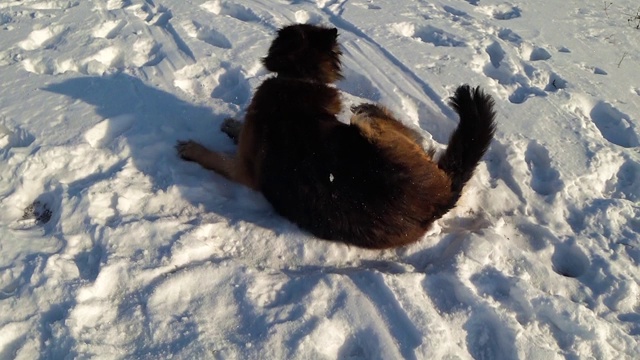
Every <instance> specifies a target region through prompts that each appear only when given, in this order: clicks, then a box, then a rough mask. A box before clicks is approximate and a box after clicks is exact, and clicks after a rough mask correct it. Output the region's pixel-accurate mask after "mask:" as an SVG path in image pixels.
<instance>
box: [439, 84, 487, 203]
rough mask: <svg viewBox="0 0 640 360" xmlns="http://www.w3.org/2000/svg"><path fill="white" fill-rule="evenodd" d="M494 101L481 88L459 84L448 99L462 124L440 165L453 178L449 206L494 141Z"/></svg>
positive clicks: (453, 136) (456, 199) (456, 198)
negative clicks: (451, 196)
mask: <svg viewBox="0 0 640 360" xmlns="http://www.w3.org/2000/svg"><path fill="white" fill-rule="evenodd" d="M494 104H495V103H494V101H493V99H492V98H491V96H490V95H487V94H485V93H484V92H483V91H482V90H480V88H479V87H477V88H475V89H472V88H470V87H469V85H462V86H460V87H458V89H456V93H455V95H454V96H453V97H452V98H451V100H450V101H449V105H451V107H452V108H453V109H454V110H455V111H456V112H457V113H458V115H459V116H460V123H459V124H458V128H456V130H455V131H454V132H453V134H451V138H450V139H449V145H448V147H447V150H446V151H445V153H444V155H443V156H442V157H441V158H440V160H439V161H438V167H439V168H440V169H442V170H443V171H444V172H446V173H447V174H448V175H449V176H450V177H451V191H452V193H453V198H452V199H451V203H450V207H453V206H454V205H455V203H456V202H457V201H458V199H459V198H460V194H461V192H462V188H463V187H464V185H465V184H466V183H467V181H469V179H471V176H472V175H473V171H474V170H475V168H476V166H477V165H478V162H480V159H481V158H482V156H483V155H484V153H485V152H486V151H487V149H488V148H489V145H490V144H491V140H492V139H493V134H494V132H495V129H496V124H495V117H496V113H495V111H494V110H493V106H494ZM443 210H444V209H443ZM447 210H448V209H447ZM445 212H446V211H445Z"/></svg>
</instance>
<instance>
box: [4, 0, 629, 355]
mask: <svg viewBox="0 0 640 360" xmlns="http://www.w3.org/2000/svg"><path fill="white" fill-rule="evenodd" d="M639 11H640V9H638V3H637V0H611V1H604V2H602V1H580V0H566V1H560V0H558V1H552V0H522V1H515V0H511V2H509V1H503V0H466V1H461V0H434V1H423V0H420V1H413V0H394V1H391V0H389V1H382V0H315V1H313V0H245V1H241V0H228V1H220V0H206V1H205V0H193V1H180V0H108V1H107V0H105V1H99V0H82V1H79V0H75V1H73V0H72V1H67V0H22V1H18V0H0V84H1V85H0V159H1V161H0V204H1V205H0V206H1V207H2V211H0V359H14V358H15V359H38V358H40V359H74V358H80V359H86V358H99V359H132V358H140V359H158V358H176V359H285V358H293V359H544V360H549V359H635V358H637V356H638V354H640V268H639V265H640V122H639V121H640V117H639V116H640V111H639V110H640V29H639V27H640V13H639ZM296 22H299V23H300V22H301V23H312V24H322V25H326V26H334V27H337V28H338V30H339V33H340V37H339V40H340V42H341V45H342V49H343V52H344V57H343V59H344V61H343V63H344V75H345V78H344V80H342V81H341V82H339V83H338V84H337V87H338V88H339V89H340V90H341V91H342V92H343V94H344V103H345V109H348V107H349V106H350V105H352V104H358V103H361V102H376V103H381V104H384V105H385V106H387V107H389V108H390V109H391V110H392V111H393V112H394V113H395V114H397V115H398V117H399V118H400V119H402V121H403V122H404V123H405V124H407V125H408V126H410V127H412V128H414V129H416V130H417V131H420V132H421V133H422V134H423V135H424V139H425V140H424V144H425V146H430V145H435V146H436V147H437V148H438V149H444V147H445V145H446V143H447V140H448V136H449V134H450V133H451V131H452V130H453V129H454V128H455V126H456V124H457V118H456V117H455V113H454V112H453V111H452V110H451V109H450V108H449V107H448V106H447V103H446V101H447V98H448V97H449V96H450V95H451V94H452V91H453V90H454V89H455V88H456V87H457V86H458V85H460V84H462V83H469V84H471V85H473V86H476V85H480V86H481V87H483V88H484V89H485V90H486V91H487V92H488V93H490V94H492V95H493V96H494V97H495V99H496V103H497V110H498V132H497V134H496V139H495V141H494V142H493V144H492V146H491V148H490V150H489V152H488V154H487V155H486V156H485V158H484V160H483V162H482V163H481V164H480V166H479V168H478V169H477V171H476V175H475V176H474V178H473V179H472V181H471V182H470V183H469V184H468V186H467V188H466V191H465V194H464V195H463V197H462V199H461V201H460V203H459V205H458V207H457V208H456V209H454V211H452V212H450V213H449V214H447V215H446V216H445V217H444V218H442V219H441V220H439V221H438V222H437V223H436V224H435V226H434V227H433V228H432V230H430V231H429V233H428V234H427V235H426V236H425V237H424V239H422V240H421V241H420V242H418V243H416V244H414V245H412V246H408V247H405V248H399V249H395V250H387V251H371V250H363V249H359V248H355V247H349V246H346V245H344V244H339V243H331V242H327V241H324V240H320V239H316V238H314V237H312V236H310V235H309V234H307V233H306V232H304V231H302V230H300V229H299V228H297V227H296V226H294V225H292V224H291V223H289V222H288V221H287V220H285V219H283V218H281V217H280V216H278V215H277V214H276V213H275V212H274V211H273V209H272V208H271V207H270V205H269V204H268V202H267V201H266V200H265V199H264V198H263V197H262V196H261V195H260V194H258V193H255V192H253V191H250V190H248V189H246V188H243V187H242V186H240V185H238V184H234V183H231V182H229V181H227V180H225V179H224V178H222V177H221V176H219V175H217V174H215V173H213V172H209V171H207V170H205V169H202V168H200V167H199V166H198V165H196V164H193V163H188V162H185V161H182V160H181V159H179V158H178V156H177V155H176V153H175V149H174V145H175V144H176V141H178V140H185V139H194V140H196V141H198V142H201V143H203V144H205V145H206V146H208V147H210V148H212V149H216V150H219V151H228V152H232V151H234V148H235V146H234V145H233V143H232V142H231V140H229V139H228V138H227V137H226V136H225V135H224V134H222V133H221V132H220V131H219V126H220V124H221V122H222V121H223V120H224V119H225V118H227V117H236V118H239V119H241V118H242V114H243V111H244V110H245V109H246V106H247V105H248V103H249V101H250V100H251V96H252V93H253V91H254V89H255V88H256V87H257V86H258V85H259V84H260V83H261V82H262V81H263V80H264V79H266V78H267V77H268V76H270V75H269V74H268V73H267V72H266V70H265V69H264V68H263V67H262V65H261V63H260V58H261V57H262V56H264V55H265V53H266V50H267V48H268V46H269V44H270V42H271V40H272V39H273V37H274V35H275V31H276V30H277V29H278V28H280V27H282V26H284V25H288V24H291V23H296ZM348 116H349V114H348V113H347V111H345V112H344V114H342V115H341V119H343V120H345V121H346V120H347V119H348Z"/></svg>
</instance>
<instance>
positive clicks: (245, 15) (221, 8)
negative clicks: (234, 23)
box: [200, 0, 260, 22]
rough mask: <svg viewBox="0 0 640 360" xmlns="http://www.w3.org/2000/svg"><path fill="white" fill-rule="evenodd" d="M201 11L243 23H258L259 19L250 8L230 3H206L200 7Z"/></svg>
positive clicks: (217, 1) (215, 1)
mask: <svg viewBox="0 0 640 360" xmlns="http://www.w3.org/2000/svg"><path fill="white" fill-rule="evenodd" d="M200 7H202V8H203V9H205V10H207V11H209V12H211V13H213V14H216V15H225V16H229V17H232V18H234V19H236V20H240V21H243V22H259V21H260V17H259V16H258V15H256V13H255V12H253V10H251V9H250V8H248V7H246V6H244V5H240V4H236V3H233V2H231V1H225V2H221V1H219V0H213V1H207V2H205V3H204V4H202V5H200Z"/></svg>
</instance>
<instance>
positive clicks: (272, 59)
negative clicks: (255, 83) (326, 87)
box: [262, 24, 342, 83]
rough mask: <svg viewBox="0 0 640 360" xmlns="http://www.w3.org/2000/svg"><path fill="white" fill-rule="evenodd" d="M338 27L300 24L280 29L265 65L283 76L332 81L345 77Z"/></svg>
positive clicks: (264, 60)
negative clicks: (341, 62) (342, 72)
mask: <svg viewBox="0 0 640 360" xmlns="http://www.w3.org/2000/svg"><path fill="white" fill-rule="evenodd" d="M337 38H338V30H337V29H336V28H325V27H321V26H315V25H308V24H297V25H289V26H286V27H284V28H282V29H280V30H278V36H277V37H276V38H275V40H273V43H271V47H270V48H269V53H268V54H267V56H266V57H265V58H263V59H262V62H263V64H264V66H265V67H266V68H267V69H268V70H269V71H273V72H275V73H277V74H278V75H280V76H286V77H291V78H297V79H310V80H316V81H321V82H324V83H332V82H334V81H336V80H338V79H341V78H342V74H341V72H340V69H341V66H340V55H342V52H341V51H340V48H339V46H338V41H337Z"/></svg>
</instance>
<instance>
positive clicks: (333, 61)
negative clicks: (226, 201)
mask: <svg viewBox="0 0 640 360" xmlns="http://www.w3.org/2000/svg"><path fill="white" fill-rule="evenodd" d="M340 55H341V53H340V50H339V47H338V43H337V30H336V29H328V28H322V27H317V26H312V25H292V26H288V27H285V28H283V29H281V30H280V31H279V32H278V36H277V37H276V39H275V40H274V42H273V43H272V45H271V47H270V49H269V53H268V55H267V56H266V57H265V58H264V59H263V62H264V64H265V66H266V68H267V69H268V70H270V71H272V72H275V73H276V74H277V76H275V77H272V78H269V79H267V80H265V81H264V82H263V83H262V85H260V87H259V88H258V89H257V91H256V93H255V95H254V97H253V99H252V101H251V104H250V105H249V108H248V110H247V114H246V117H245V121H244V123H243V124H241V123H239V122H237V121H236V120H231V119H229V120H227V121H225V122H224V123H223V126H222V130H223V131H224V132H226V133H227V134H228V135H229V136H230V137H231V138H232V139H235V140H236V141H237V142H238V151H237V153H236V154H235V155H234V156H228V155H225V154H222V153H219V152H215V151H210V150H208V149H206V148H204V147H203V146H202V145H200V144H197V143H195V142H193V141H187V142H180V143H179V144H178V146H177V148H178V152H179V154H180V155H181V156H182V157H183V158H184V159H186V160H191V161H195V162H197V163H199V164H201V165H202V166H203V167H205V168H207V169H211V170H214V171H216V172H218V173H220V174H222V175H224V176H225V177H227V178H229V179H231V180H233V181H236V182H238V183H241V184H244V185H246V186H248V187H250V188H252V189H255V190H257V191H260V192H262V193H263V194H264V196H265V197H266V198H267V200H268V201H269V202H270V203H271V204H272V205H273V207H274V208H275V210H276V211H277V212H278V213H280V214H281V215H282V216H284V217H285V218H287V219H289V220H291V221H293V222H294V223H296V224H298V225H299V226H300V227H302V228H303V229H306V230H308V231H310V232H311V233H313V234H314V235H316V236H318V237H320V238H323V239H328V240H334V241H342V242H345V243H349V244H353V245H357V246H361V247H366V248H378V249H381V248H390V247H396V246H402V245H405V244H409V243H412V242H415V241H417V240H419V239H420V238H421V237H422V236H423V235H424V233H425V232H426V230H427V229H428V228H429V226H430V225H431V224H432V223H433V221H434V220H436V219H438V218H439V217H441V216H442V215H443V214H445V213H446V212H447V211H449V210H450V209H451V208H453V207H454V206H455V204H456V202H457V200H458V198H459V197H460V193H461V191H462V188H463V187H464V185H465V183H466V182H467V181H468V180H469V179H470V177H471V176H472V174H473V171H474V169H475V167H476V166H477V164H478V162H479V161H480V158H481V157H482V155H483V154H484V153H485V151H486V150H487V148H488V146H489V144H490V142H491V139H492V137H493V133H494V127H495V125H494V118H495V113H494V111H493V100H492V99H491V97H490V96H488V95H485V94H484V93H483V92H482V91H481V90H479V89H477V88H476V89H471V88H469V87H468V86H466V85H465V86H461V87H459V88H458V89H457V90H456V93H455V95H454V96H453V98H452V100H451V105H452V107H453V108H454V109H455V110H456V111H457V113H458V114H459V115H460V124H459V125H458V128H457V129H456V130H455V131H454V133H453V134H452V136H451V140H450V143H449V146H448V148H447V150H446V151H445V153H444V155H443V156H442V157H441V158H440V160H439V161H437V162H436V161H434V160H433V158H432V155H433V154H432V153H430V152H427V151H425V150H424V149H423V148H422V147H421V145H420V138H419V135H418V134H417V133H416V132H414V131H412V130H410V129H408V128H407V127H405V126H404V125H402V123H400V122H399V121H398V120H396V119H395V117H394V116H393V114H391V112H389V111H388V110H387V109H385V108H383V107H381V106H378V105H374V104H362V105H358V106H355V107H353V108H352V109H351V110H352V113H353V115H352V117H351V121H350V124H348V125H347V124H343V123H341V122H339V121H338V120H337V118H336V115H337V114H338V113H339V112H340V110H341V107H342V103H341V100H340V94H339V92H338V90H336V89H335V88H333V87H331V86H329V84H331V83H332V82H334V81H336V80H338V79H340V78H341V73H340Z"/></svg>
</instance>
